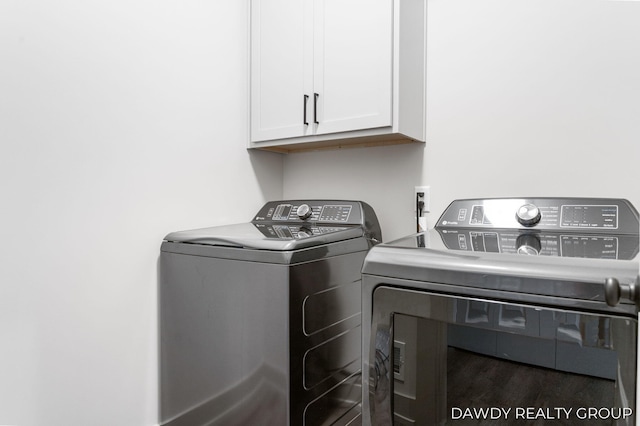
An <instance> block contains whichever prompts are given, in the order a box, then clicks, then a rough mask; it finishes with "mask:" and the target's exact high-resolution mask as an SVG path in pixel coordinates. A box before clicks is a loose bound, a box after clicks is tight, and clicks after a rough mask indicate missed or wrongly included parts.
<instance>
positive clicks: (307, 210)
mask: <svg viewBox="0 0 640 426" xmlns="http://www.w3.org/2000/svg"><path fill="white" fill-rule="evenodd" d="M311 213H313V212H312V211H311V207H309V204H301V205H300V207H298V209H297V210H296V214H297V215H298V217H299V218H300V219H301V220H305V219H307V218H309V217H311Z"/></svg>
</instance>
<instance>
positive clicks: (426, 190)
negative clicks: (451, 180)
mask: <svg viewBox="0 0 640 426" xmlns="http://www.w3.org/2000/svg"><path fill="white" fill-rule="evenodd" d="M413 188H414V189H413V205H414V211H415V208H416V207H415V206H416V201H417V200H418V194H419V193H423V194H424V196H423V198H422V201H424V207H423V208H422V214H423V215H424V214H425V213H428V212H429V211H430V202H429V200H430V198H431V187H429V186H414V187H413ZM416 213H417V212H416Z"/></svg>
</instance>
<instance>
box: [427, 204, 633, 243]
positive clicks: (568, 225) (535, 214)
mask: <svg viewBox="0 0 640 426" xmlns="http://www.w3.org/2000/svg"><path fill="white" fill-rule="evenodd" d="M436 228H492V229H495V228H500V229H537V230H545V231H566V232H576V231H577V232H585V231H588V232H595V233H615V234H635V235H637V234H638V233H639V229H638V228H639V225H638V212H637V211H636V209H635V208H634V207H633V206H632V205H631V204H630V203H629V202H628V201H627V200H623V199H596V198H493V199H470V200H456V201H454V202H453V203H451V204H450V205H449V207H447V209H446V210H445V212H444V213H443V215H442V216H441V217H440V219H439V220H438V223H437V224H436Z"/></svg>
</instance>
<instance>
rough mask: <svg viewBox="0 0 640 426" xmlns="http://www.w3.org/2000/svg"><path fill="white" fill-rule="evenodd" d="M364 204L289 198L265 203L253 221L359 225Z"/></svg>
mask: <svg viewBox="0 0 640 426" xmlns="http://www.w3.org/2000/svg"><path fill="white" fill-rule="evenodd" d="M365 207H368V206H366V204H364V203H361V202H358V201H334V200H291V201H273V202H269V203H267V204H265V206H264V207H262V209H260V211H259V212H258V213H257V214H256V215H255V217H254V220H253V222H277V223H288V222H296V223H299V222H309V223H329V224H341V225H361V224H363V223H364V222H363V220H364V218H365V216H367V212H366V211H365V210H366V208H365Z"/></svg>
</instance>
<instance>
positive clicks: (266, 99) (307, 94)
mask: <svg viewBox="0 0 640 426" xmlns="http://www.w3.org/2000/svg"><path fill="white" fill-rule="evenodd" d="M425 24H426V0H395V1H394V0H252V1H251V92H250V93H251V140H250V143H249V147H250V148H263V149H270V150H274V151H280V152H291V151H299V150H307V149H319V148H327V147H339V146H345V145H354V144H355V145H370V144H389V143H401V142H410V141H424V140H425V134H424V133H425V104H424V103H425V92H424V91H425V77H426V75H425V56H426V52H425V48H426V43H425V34H426V31H425V30H426V28H425Z"/></svg>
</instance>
